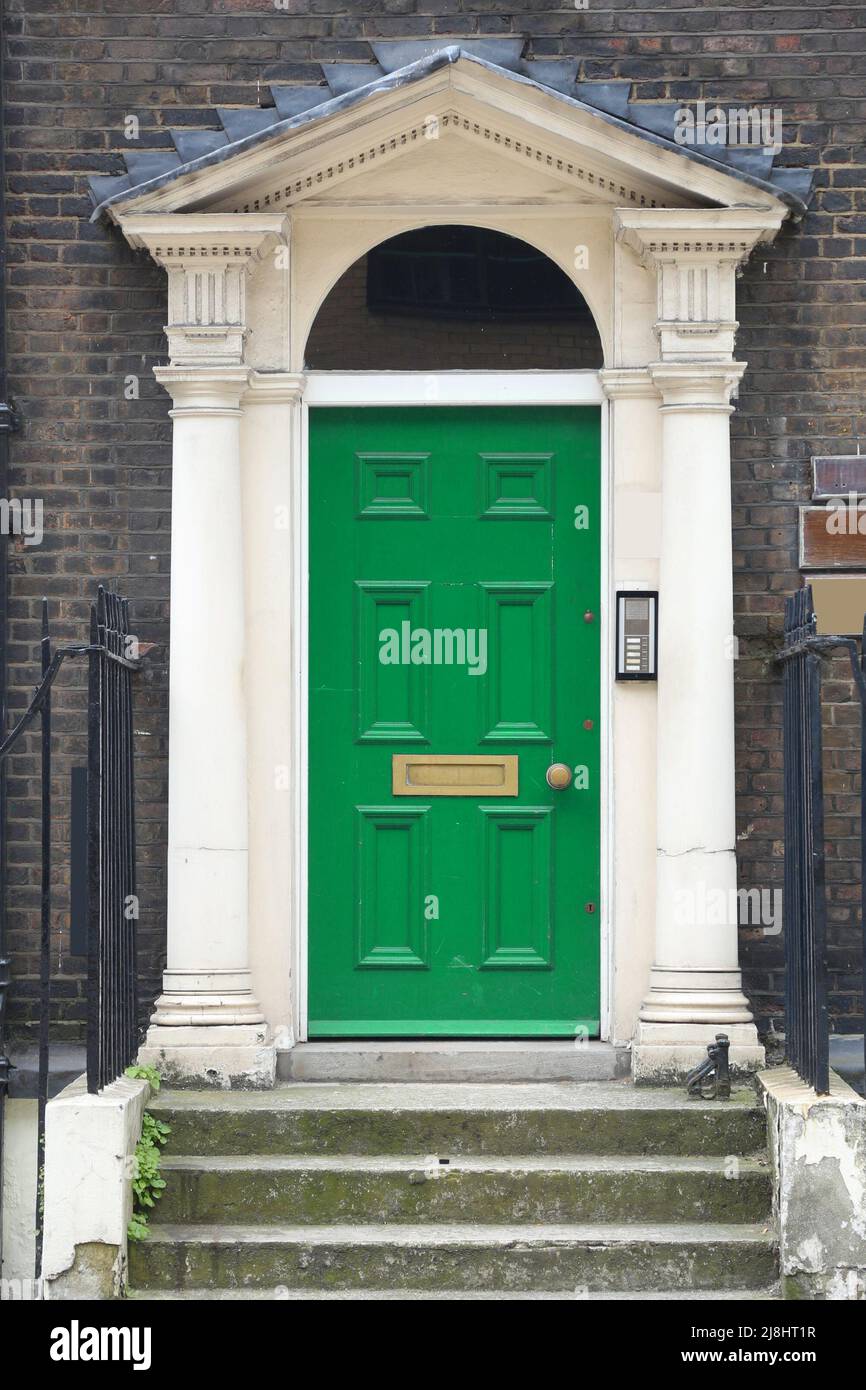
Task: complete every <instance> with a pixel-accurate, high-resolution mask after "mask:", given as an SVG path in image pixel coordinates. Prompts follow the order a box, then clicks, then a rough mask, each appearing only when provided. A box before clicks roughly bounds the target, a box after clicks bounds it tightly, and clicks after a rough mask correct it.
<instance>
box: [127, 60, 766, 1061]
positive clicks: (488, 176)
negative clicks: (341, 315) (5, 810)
mask: <svg viewBox="0 0 866 1390" xmlns="http://www.w3.org/2000/svg"><path fill="white" fill-rule="evenodd" d="M506 76H507V75H503V74H501V73H500V74H497V71H496V70H495V69H494V70H491V69H489V68H486V67H483V66H481V65H478V64H472V63H470V62H468V61H464V60H463V59H461V60H460V61H458V62H455V63H453V64H452V65H451V66H450V67H448V68H447V69H444V70H442V71H437V72H436V73H434V74H432V75H431V76H430V77H429V78H424V80H423V81H419V82H417V83H415V84H414V85H413V86H412V87H411V88H409V87H406V86H399V85H396V86H394V87H393V89H392V90H390V91H388V92H387V93H383V92H378V93H376V94H375V96H371V98H370V100H369V102H368V103H366V104H365V103H364V102H360V103H356V104H355V105H354V106H352V108H351V110H350V111H343V112H340V113H338V114H336V115H332V116H329V117H328V119H327V120H326V121H323V122H322V126H321V128H320V129H318V130H317V133H316V134H317V138H316V139H315V141H313V142H311V141H310V136H309V131H308V130H306V129H305V128H302V129H301V130H294V129H293V130H288V131H287V133H286V134H285V136H284V137H280V139H279V140H278V139H277V138H276V137H275V139H274V141H272V142H271V143H270V144H269V145H268V146H267V147H266V155H267V157H265V153H263V147H262V145H261V144H256V145H254V146H252V147H250V148H249V149H245V148H244V144H243V143H242V144H241V145H239V146H238V149H237V152H235V153H231V152H230V151H229V153H228V154H227V155H226V157H225V158H222V159H221V160H220V161H219V162H218V163H215V164H210V165H208V167H207V169H206V170H204V171H202V172H196V171H195V168H194V166H191V172H190V173H188V174H183V175H182V176H181V177H178V178H177V179H175V180H173V181H169V182H167V183H166V182H163V181H159V180H157V181H156V184H155V186H154V187H153V188H151V189H149V186H148V185H144V186H143V188H142V190H140V191H138V192H134V193H133V195H131V196H130V198H129V199H127V200H126V201H125V202H124V201H123V200H120V201H118V202H116V203H114V204H112V205H111V207H110V209H109V211H110V212H111V215H112V216H113V217H114V219H115V220H116V221H117V223H118V224H119V225H120V227H121V229H122V231H123V233H124V235H125V236H126V237H127V239H128V240H129V241H130V243H131V244H132V245H133V246H136V247H142V248H146V249H147V250H148V251H149V252H150V254H151V255H152V256H153V257H154V258H155V259H156V260H157V261H158V262H159V264H161V265H162V266H164V267H165V269H166V270H167V272H168V281H169V295H168V325H167V335H168V342H169V353H170V363H169V365H168V366H166V367H163V368H159V369H157V377H158V379H159V380H160V381H161V383H162V384H163V385H164V386H165V388H166V390H167V391H168V392H169V394H170V395H171V397H172V400H173V410H172V417H173V419H174V426H175V434H174V454H173V468H174V485H173V500H172V519H173V520H172V524H173V532H174V534H173V546H172V593H171V602H172V611H171V622H172V668H171V693H170V740H171V744H170V768H169V903H168V910H169V923H168V932H169V941H168V970H167V972H166V979H165V990H164V993H163V995H162V996H161V998H160V1000H159V1001H158V1004H157V1010H156V1013H155V1015H154V1020H153V1023H152V1026H151V1029H150V1032H149V1035H148V1040H147V1044H146V1047H145V1050H144V1051H145V1055H146V1057H147V1059H148V1060H152V1061H156V1062H157V1063H158V1064H159V1065H160V1066H161V1067H162V1068H163V1070H164V1072H165V1073H166V1074H168V1075H170V1076H174V1077H176V1078H181V1079H186V1080H199V1081H205V1082H208V1081H209V1082H212V1083H214V1084H218V1085H227V1084H232V1083H235V1084H245V1085H268V1084H270V1082H271V1081H272V1079H273V1074H274V1051H273V1041H272V1040H273V1036H274V1033H275V1032H276V1033H277V1034H278V1035H279V1036H280V1037H282V1038H283V1039H284V1040H285V1039H290V1040H296V1039H297V1038H299V1037H302V1036H303V997H302V993H303V984H302V981H303V958H302V950H303V922H304V833H303V822H304V810H305V796H306V792H305V778H304V770H303V769H304V756H305V755H304V746H305V745H304V718H305V698H306V696H305V681H306V674H305V668H304V642H305V633H306V621H307V618H306V596H305V572H306V557H305V539H304V531H305V517H306V493H305V489H306V476H305V438H306V424H305V416H306V410H307V408H308V406H309V405H310V404H312V403H315V404H317V405H324V404H328V403H330V404H336V403H338V402H340V403H346V402H347V400H348V395H347V393H351V392H355V393H356V396H355V397H354V398H355V399H363V400H364V401H365V402H367V403H369V404H384V403H394V404H398V403H400V404H407V403H410V402H411V401H412V400H413V399H417V398H418V397H419V396H420V397H421V399H420V400H419V401H418V403H425V404H429V403H430V394H428V393H433V394H434V395H435V393H437V392H438V393H439V399H440V400H442V402H443V403H445V401H446V400H447V399H450V400H452V401H453V400H455V399H463V396H462V395H461V393H466V397H465V398H466V403H467V404H468V403H476V404H477V403H480V401H481V400H483V401H484V402H485V403H494V402H499V401H502V400H505V399H507V400H508V401H509V403H512V404H513V403H520V402H521V401H523V403H530V402H531V401H532V400H542V399H545V400H550V399H552V398H554V397H555V396H556V393H557V392H561V393H562V394H563V395H564V396H565V397H566V398H567V399H568V400H574V399H575V395H580V393H581V392H586V393H588V395H590V396H592V398H593V399H595V400H598V399H599V398H600V397H601V396H603V398H604V400H605V407H604V414H605V417H606V419H607V431H606V445H605V462H606V467H607V489H608V499H609V514H608V516H607V517H606V519H605V526H606V535H607V547H606V549H607V564H608V575H607V586H608V588H607V592H608V595H609V596H610V595H611V594H612V591H613V588H614V587H643V588H659V590H660V604H659V612H660V628H659V672H660V674H659V681H658V686H657V687H654V686H651V685H640V684H625V685H623V684H620V685H615V684H614V683H613V682H612V681H611V680H610V671H609V668H608V669H607V671H606V675H605V680H606V689H607V690H608V691H609V705H608V716H609V717H608V720H607V725H608V740H609V746H608V760H607V761H608V773H607V776H608V784H607V788H608V798H607V801H608V820H607V839H608V844H607V862H608V882H607V884H606V907H607V942H608V947H607V950H608V967H607V969H608V975H607V984H608V1001H609V1002H608V1013H607V1018H606V1036H607V1037H608V1038H609V1039H610V1040H611V1041H617V1042H621V1041H626V1040H629V1039H633V1040H634V1044H635V1046H634V1071H635V1075H636V1076H637V1077H638V1078H641V1079H653V1080H658V1079H664V1078H668V1077H670V1078H672V1077H675V1076H680V1075H682V1073H683V1071H684V1070H685V1069H686V1068H687V1067H689V1066H691V1065H693V1064H694V1063H695V1062H696V1061H697V1060H698V1059H699V1058H701V1057H702V1056H703V1055H704V1054H705V1047H706V1044H707V1042H709V1041H711V1040H712V1038H713V1036H714V1034H715V1032H716V1031H721V1030H723V1031H725V1032H727V1033H728V1035H729V1036H730V1038H731V1042H732V1048H731V1058H732V1061H733V1063H734V1064H735V1065H736V1066H740V1067H743V1068H751V1067H755V1066H757V1065H759V1064H760V1062H761V1060H762V1049H761V1048H760V1046H759V1044H758V1039H757V1033H756V1030H755V1026H754V1023H753V1021H752V1018H751V1014H750V1012H749V1008H748V1004H747V1002H746V999H745V997H744V996H743V994H742V990H741V985H740V972H739V967H738V963H737V932H736V923H735V922H729V921H726V922H724V923H723V924H721V925H718V926H711V927H710V926H706V925H701V924H702V923H705V922H706V921H707V914H706V912H705V911H704V910H703V908H704V905H705V904H704V902H703V901H702V899H705V898H706V895H708V894H716V893H717V891H718V890H721V891H722V892H724V893H727V894H730V890H731V889H735V887H736V862H735V856H734V844H735V840H734V724H733V663H732V640H731V639H732V626H733V613H732V569H731V524H730V443H729V426H728V416H729V414H730V411H731V409H732V406H731V399H732V396H733V394H734V392H735V390H736V386H737V383H738V381H739V379H740V376H741V374H742V372H743V370H744V367H745V364H744V363H742V362H738V361H736V360H735V358H734V336H735V330H736V314H735V277H736V272H737V268H738V267H739V266H740V264H741V263H742V262H743V261H744V260H745V259H746V258H747V257H748V255H749V254H750V252H751V251H752V250H753V248H754V247H755V246H756V245H758V244H759V243H760V242H762V241H767V240H771V239H772V237H773V236H774V235H775V233H776V232H777V230H778V228H779V227H780V226H781V224H782V222H783V220H784V219H785V217H786V216H787V215H788V211H789V209H788V207H787V206H786V204H785V203H784V202H783V201H782V200H781V199H780V198H777V197H776V196H775V195H774V194H773V193H772V192H770V191H768V190H765V189H762V188H759V187H756V186H754V185H752V184H749V183H748V182H744V181H743V180H741V179H738V178H737V177H735V176H734V175H733V174H730V173H728V172H726V171H724V170H723V169H718V168H711V167H709V166H708V165H702V164H700V163H697V164H696V163H695V162H694V161H693V160H690V159H689V158H687V157H686V156H685V155H684V154H682V155H681V154H679V153H678V152H676V151H675V150H672V149H662V148H659V146H658V145H657V144H648V143H646V142H645V141H643V140H641V139H640V138H639V136H638V135H636V134H635V132H634V131H633V130H629V131H626V130H624V129H619V128H617V127H616V125H615V124H611V123H610V122H603V121H602V120H601V118H599V119H598V122H597V124H595V125H594V120H595V118H592V117H590V116H588V115H587V114H586V112H585V111H574V110H573V109H572V108H574V107H575V103H571V104H570V105H568V106H567V109H565V110H564V109H563V104H562V102H560V101H557V100H555V99H554V97H553V95H552V94H549V93H548V94H545V93H544V91H543V90H542V89H539V88H537V87H534V86H533V85H532V84H526V83H521V82H520V81H519V80H518V79H514V80H513V82H512V83H511V84H510V87H508V89H507V90H506V89H505V88H506V86H507V83H506ZM431 114H433V115H435V116H436V122H435V130H436V138H435V139H432V140H429V139H426V138H425V130H427V129H431V128H433V127H430V126H426V127H425V125H424V118H425V116H430V115H431ZM359 152H360V153H359ZM301 171H305V172H303V176H301ZM275 208H277V209H278V210H277V211H275V210H274V209H275ZM436 222H451V223H464V224H471V225H479V226H485V227H490V228H492V229H495V230H499V231H503V232H506V233H508V234H509V235H512V236H515V237H518V238H521V239H522V240H524V241H527V242H529V243H531V244H532V245H533V246H535V247H537V248H538V249H539V250H541V251H543V252H544V253H545V254H547V255H548V256H550V257H551V259H553V260H554V261H555V262H556V263H557V264H558V265H559V266H560V267H562V269H564V270H565V271H566V273H567V274H569V275H570V277H571V278H572V279H573V280H574V282H575V283H576V285H577V286H578V288H579V290H580V291H581V293H582V294H583V295H584V297H585V298H586V300H587V302H588V304H589V306H590V308H591V309H592V312H593V314H594V316H595V319H596V324H597V326H598V330H599V335H600V337H601V341H602V344H603V347H604V354H605V366H604V368H603V369H602V371H601V372H600V373H598V374H595V373H565V374H561V373H513V374H512V373H504V374H499V373H483V374H472V373H447V374H442V375H437V374H432V375H428V374H424V375H421V376H417V375H416V374H413V373H393V374H367V373H357V374H350V375H347V374H317V373H310V374H309V376H308V377H306V378H305V376H304V374H303V362H304V344H305V342H306V339H307V335H308V333H309V330H310V327H311V325H312V322H313V320H314V318H315V314H316V312H317V310H318V307H319V306H320V305H321V303H322V301H323V300H324V298H325V296H326V295H327V293H328V292H329V290H330V289H331V288H332V286H333V285H334V284H335V283H336V281H337V280H338V279H339V277H340V275H341V274H342V273H343V271H344V270H346V269H347V268H348V266H349V265H351V264H352V263H353V262H354V261H355V260H356V259H357V258H358V257H359V256H361V255H363V254H364V252H365V251H367V250H368V249H369V248H370V247H371V246H373V245H375V244H377V243H379V242H381V241H383V240H385V239H387V238H388V237H390V236H393V235H395V234H396V233H397V232H401V231H405V230H408V229H409V228H414V227H421V226H427V225H431V224H432V223H436ZM578 253H579V254H578ZM548 392H551V393H553V396H549V395H547V394H546V393H548ZM583 398H584V399H586V398H587V397H586V396H585V397H583ZM238 511H239V512H240V514H241V517H242V525H241V526H240V527H238V525H237V516H238ZM609 611H610V608H608V612H609ZM196 641H198V642H204V643H205V644H207V645H206V648H205V652H206V655H202V657H201V665H204V663H205V662H206V664H207V671H208V681H207V683H205V682H203V681H202V680H201V679H200V667H197V666H196V662H195V660H194V656H193V653H194V651H195V642H196ZM603 647H604V650H605V657H606V658H609V655H610V653H609V648H610V640H609V635H608V640H604V642H603ZM201 650H202V648H201V647H199V651H201ZM184 652H186V653H187V655H186V657H184V655H183V653H184ZM217 750H220V760H219V762H217V757H216V751H217ZM244 788H245V789H246V795H244Z"/></svg>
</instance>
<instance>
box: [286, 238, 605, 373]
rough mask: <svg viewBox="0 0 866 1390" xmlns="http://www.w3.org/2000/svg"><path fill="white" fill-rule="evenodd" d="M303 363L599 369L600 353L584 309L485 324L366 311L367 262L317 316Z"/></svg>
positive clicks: (330, 367) (394, 368) (351, 368)
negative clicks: (559, 316) (561, 316)
mask: <svg viewBox="0 0 866 1390" xmlns="http://www.w3.org/2000/svg"><path fill="white" fill-rule="evenodd" d="M306 365H307V367H308V368H310V369H313V368H317V369H318V370H320V371H343V372H360V371H376V372H398V371H401V370H402V371H405V370H406V369H407V368H411V369H412V370H413V371H416V372H435V371H542V370H544V371H557V370H573V369H575V368H588V369H593V368H595V369H597V368H599V367H601V366H603V365H604V350H603V348H602V345H601V341H600V339H599V336H598V330H597V329H596V326H595V322H594V320H593V318H592V315H591V313H590V311H589V308H588V307H587V306H586V305H585V304H584V303H583V301H581V307H580V310H579V311H576V312H575V314H574V315H573V316H572V317H569V318H564V319H553V320H550V319H548V320H546V321H545V320H544V319H535V318H527V319H524V318H520V319H517V320H515V321H512V322H509V321H507V320H506V321H503V320H502V319H501V318H500V319H495V320H493V321H489V322H484V321H483V320H482V321H480V322H479V321H477V320H472V319H459V318H442V319H437V318H429V317H428V318H424V317H422V316H417V315H415V314H394V313H388V314H385V313H378V312H375V313H374V312H372V311H371V310H370V308H369V307H368V303H367V257H366V256H362V257H361V259H360V260H358V261H356V262H355V264H354V265H352V266H350V267H349V269H348V270H347V271H346V273H345V275H343V276H341V278H340V279H339V280H338V282H337V284H336V285H335V286H334V288H333V289H332V290H331V293H330V294H329V295H328V297H327V298H326V300H325V302H324V304H323V305H322V307H321V308H320V310H319V312H318V314H317V315H316V321H315V323H314V324H313V327H312V329H311V330H310V336H309V338H308V339H307V345H306Z"/></svg>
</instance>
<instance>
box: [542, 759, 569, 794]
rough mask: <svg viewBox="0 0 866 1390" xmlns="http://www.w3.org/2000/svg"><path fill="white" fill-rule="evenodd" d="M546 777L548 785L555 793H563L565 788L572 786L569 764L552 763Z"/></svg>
mask: <svg viewBox="0 0 866 1390" xmlns="http://www.w3.org/2000/svg"><path fill="white" fill-rule="evenodd" d="M545 776H546V778H547V785H548V786H549V787H552V788H553V790H554V791H555V792H561V791H562V789H563V787H570V786H571V768H570V767H569V766H568V764H567V763H551V765H550V767H549V768H548V769H547V772H546V774H545Z"/></svg>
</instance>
